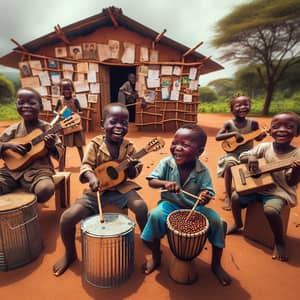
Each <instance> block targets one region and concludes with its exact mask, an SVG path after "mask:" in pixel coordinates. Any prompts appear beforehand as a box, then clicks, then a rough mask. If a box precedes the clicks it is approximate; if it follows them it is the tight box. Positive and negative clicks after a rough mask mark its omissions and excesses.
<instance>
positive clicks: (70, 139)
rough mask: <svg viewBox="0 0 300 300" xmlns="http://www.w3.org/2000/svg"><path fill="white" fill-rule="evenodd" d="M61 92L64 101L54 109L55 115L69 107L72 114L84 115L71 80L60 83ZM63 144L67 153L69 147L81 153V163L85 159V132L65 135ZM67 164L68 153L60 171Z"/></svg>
mask: <svg viewBox="0 0 300 300" xmlns="http://www.w3.org/2000/svg"><path fill="white" fill-rule="evenodd" d="M60 91H61V94H62V95H63V97H64V98H63V101H62V100H60V99H59V100H58V101H57V103H56V106H55V108H54V113H56V114H57V113H59V111H60V110H61V109H62V108H63V107H64V106H67V107H68V108H69V109H70V110H71V111H72V112H76V113H78V114H82V109H81V106H80V103H79V101H78V100H77V99H76V98H73V95H72V93H73V91H74V87H73V82H72V81H71V80H69V79H63V80H62V81H61V83H60ZM63 143H64V146H65V148H66V149H65V151H66V150H67V147H74V146H75V147H76V148H77V150H78V153H79V157H80V161H82V159H83V146H84V145H85V135H84V132H83V130H80V131H77V132H73V133H69V134H65V135H64V137H63ZM65 164H66V153H64V156H63V158H62V159H61V161H60V164H59V170H60V171H63V170H64V168H65Z"/></svg>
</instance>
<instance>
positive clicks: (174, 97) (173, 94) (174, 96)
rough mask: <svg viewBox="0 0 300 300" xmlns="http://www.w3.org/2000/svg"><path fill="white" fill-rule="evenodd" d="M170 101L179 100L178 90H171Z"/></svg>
mask: <svg viewBox="0 0 300 300" xmlns="http://www.w3.org/2000/svg"><path fill="white" fill-rule="evenodd" d="M170 100H179V91H178V90H172V91H171V96H170Z"/></svg>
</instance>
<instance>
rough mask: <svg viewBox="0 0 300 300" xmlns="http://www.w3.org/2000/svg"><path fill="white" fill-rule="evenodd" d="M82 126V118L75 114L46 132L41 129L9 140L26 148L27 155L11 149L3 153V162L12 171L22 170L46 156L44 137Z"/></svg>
mask: <svg viewBox="0 0 300 300" xmlns="http://www.w3.org/2000/svg"><path fill="white" fill-rule="evenodd" d="M79 124H80V116H79V115H78V114H73V115H71V116H70V117H68V118H66V119H64V120H62V121H60V122H59V123H57V124H56V125H55V126H53V127H51V128H50V129H49V130H47V131H46V132H43V131H42V130H41V129H39V128H37V129H34V130H33V131H32V132H31V133H29V134H28V135H26V136H24V137H20V138H15V139H11V140H9V142H14V143H19V144H22V145H23V146H25V148H26V151H27V152H26V153H25V155H22V154H20V153H17V152H15V151H12V150H11V149H7V150H5V151H4V153H3V160H4V161H5V164H6V166H7V168H8V169H10V170H12V171H16V170H22V169H24V168H26V167H27V166H28V165H30V164H31V162H32V161H34V160H36V159H37V158H39V157H42V156H44V155H46V153H47V148H46V147H45V146H46V145H45V141H44V137H45V136H46V135H47V134H51V133H56V132H58V131H59V130H61V129H63V128H67V127H73V126H74V127H75V126H78V125H79Z"/></svg>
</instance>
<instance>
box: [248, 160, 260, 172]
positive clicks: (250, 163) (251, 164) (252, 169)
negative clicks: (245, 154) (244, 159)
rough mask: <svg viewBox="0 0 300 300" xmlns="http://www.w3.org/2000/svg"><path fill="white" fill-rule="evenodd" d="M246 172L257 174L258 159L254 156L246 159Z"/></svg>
mask: <svg viewBox="0 0 300 300" xmlns="http://www.w3.org/2000/svg"><path fill="white" fill-rule="evenodd" d="M248 170H249V171H250V172H253V173H255V172H257V171H258V170H259V166H258V159H257V158H256V157H255V156H249V158H248Z"/></svg>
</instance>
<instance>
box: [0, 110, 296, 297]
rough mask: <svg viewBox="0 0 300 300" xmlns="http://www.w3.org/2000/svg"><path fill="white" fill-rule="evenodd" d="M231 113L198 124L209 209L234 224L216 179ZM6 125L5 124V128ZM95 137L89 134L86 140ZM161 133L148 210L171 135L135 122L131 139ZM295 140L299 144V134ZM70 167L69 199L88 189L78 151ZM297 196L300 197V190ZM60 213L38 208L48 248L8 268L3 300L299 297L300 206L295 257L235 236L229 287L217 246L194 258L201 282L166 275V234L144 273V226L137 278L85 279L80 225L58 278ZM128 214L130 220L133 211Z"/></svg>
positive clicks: (140, 143) (292, 228)
mask: <svg viewBox="0 0 300 300" xmlns="http://www.w3.org/2000/svg"><path fill="white" fill-rule="evenodd" d="M229 118H230V115H215V114H200V115H199V118H198V120H199V124H200V125H201V126H203V127H204V129H205V130H206V132H207V133H208V135H209V138H208V143H207V147H206V151H205V153H204V155H203V156H202V160H203V161H204V162H205V163H206V164H207V165H208V167H209V169H210V171H211V174H212V177H213V181H214V186H215V190H216V200H215V201H212V202H211V204H210V207H212V208H213V209H215V210H216V211H217V212H219V213H220V214H221V215H222V217H223V218H224V219H225V220H226V221H227V222H228V223H230V222H231V213H230V212H225V211H223V210H222V209H221V206H222V204H223V202H222V201H221V200H220V198H222V197H223V192H224V188H223V181H222V180H221V179H219V178H217V177H216V163H217V160H218V158H219V157H220V156H221V155H222V153H223V152H222V149H221V147H220V145H219V143H218V142H216V141H215V135H216V132H217V131H218V130H219V129H220V128H221V126H222V125H223V124H224V122H225V121H226V120H228V119H229ZM256 119H257V120H258V121H259V123H260V124H261V125H264V124H265V123H266V124H269V121H270V120H269V119H265V118H261V119H259V118H256ZM6 125H7V123H1V122H0V130H1V131H2V130H3V128H4V127H5V126H6ZM95 134H98V133H92V134H88V138H91V137H93V136H94V135H95ZM155 135H160V136H162V137H163V138H164V139H165V140H166V147H165V148H164V149H162V150H161V151H158V152H155V153H150V154H148V155H147V156H146V157H145V158H144V159H143V162H144V169H143V173H142V174H141V176H139V178H138V179H137V180H136V181H137V182H138V183H139V184H141V185H142V186H143V189H142V190H141V192H140V193H141V195H142V196H143V197H144V199H145V200H146V201H147V203H148V206H149V209H151V208H153V207H155V206H156V201H157V200H158V197H159V193H158V191H157V190H153V189H151V188H149V187H148V186H147V182H146V180H145V177H146V175H147V174H149V173H150V171H151V170H152V169H153V168H154V166H155V165H156V164H157V162H158V161H159V160H160V159H161V158H163V157H165V156H167V155H169V146H170V142H171V139H172V136H173V134H172V133H162V134H161V133H160V134H158V133H148V132H147V133H144V132H138V131H137V130H136V129H135V127H134V126H131V128H130V133H129V134H128V137H129V138H130V139H132V140H133V141H134V142H135V144H136V146H137V148H141V147H144V146H145V144H146V143H147V142H148V141H149V140H150V139H151V138H152V137H153V136H155ZM295 141H296V144H297V146H298V147H299V146H300V139H299V138H297V140H295ZM67 157H68V159H67V170H69V171H71V172H72V173H73V174H72V176H71V202H72V203H73V202H74V201H75V199H76V198H77V197H78V196H79V195H80V194H81V193H82V190H83V188H84V187H85V186H83V185H81V184H79V181H78V171H79V167H80V161H79V157H78V154H77V152H76V151H75V150H74V149H70V148H68V150H67ZM298 196H300V194H299V192H298ZM60 213H61V211H56V210H55V208H54V199H51V200H50V201H48V202H47V203H46V204H45V205H42V206H41V207H40V222H41V226H42V232H43V237H44V246H45V248H44V251H43V253H42V254H41V255H40V257H39V258H38V259H37V260H36V261H34V262H32V263H30V264H28V265H26V266H24V267H22V268H19V269H16V270H13V271H9V272H1V273H0V297H1V299H23V300H27V299H43V300H47V299H74V300H75V299H120V300H121V299H133V300H134V299H149V300H150V299H230V300H233V299H238V300H246V299H257V300H260V299H272V300H277V299H278V300H279V299H289V300H296V299H299V295H300V285H299V284H298V282H299V266H300V253H299V249H300V226H299V223H300V217H299V215H300V211H299V207H297V208H294V209H293V210H291V215H290V221H289V227H288V237H287V249H288V254H289V257H290V260H289V262H288V263H280V262H278V261H273V260H272V259H271V250H270V249H268V248H265V247H264V246H261V245H259V244H257V243H254V242H251V241H249V240H247V239H245V238H244V237H243V236H242V235H236V236H229V237H228V238H227V243H226V248H225V250H224V255H223V260H222V262H223V266H224V268H225V269H226V271H227V272H228V273H229V274H230V275H231V276H232V279H233V283H232V285H231V286H229V287H225V288H224V287H221V286H220V284H219V283H218V282H217V280H216V279H215V277H214V276H213V275H212V273H211V271H210V260H211V247H210V245H209V243H207V245H206V247H205V249H204V250H203V251H202V253H201V254H200V256H199V257H198V258H197V259H196V260H195V261H196V265H197V267H198V271H199V280H198V281H197V282H196V283H195V284H193V285H191V286H183V285H178V284H176V283H174V282H173V281H172V280H171V279H170V277H169V276H168V265H169V262H170V257H171V251H170V249H169V246H168V242H167V239H164V240H163V243H162V250H163V263H162V266H161V268H160V269H159V270H158V271H155V272H153V273H152V274H151V275H149V276H147V277H146V276H144V275H142V274H141V272H140V266H141V265H142V263H143V261H144V256H145V254H146V253H148V252H147V251H146V249H145V248H144V246H143V245H142V243H141V241H140V238H139V234H140V232H139V229H138V228H136V231H135V270H134V273H133V274H132V276H131V277H130V278H129V280H128V281H126V282H125V283H124V284H123V285H121V286H120V287H118V288H113V289H99V288H95V287H92V286H91V285H89V284H87V283H86V282H85V281H84V280H83V279H82V276H81V274H82V271H81V242H80V230H79V227H78V228H77V241H76V246H77V249H78V255H79V258H80V260H79V261H78V262H76V263H74V264H73V265H72V266H71V268H70V269H69V270H68V271H67V272H66V273H65V274H64V275H63V276H61V277H59V278H56V277H55V276H53V275H52V272H51V268H52V264H53V263H54V262H55V261H56V260H57V259H58V258H59V257H60V256H61V255H62V254H63V246H62V242H61V240H60V238H59V228H58V223H59V216H60ZM129 216H131V217H132V214H131V212H129Z"/></svg>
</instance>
